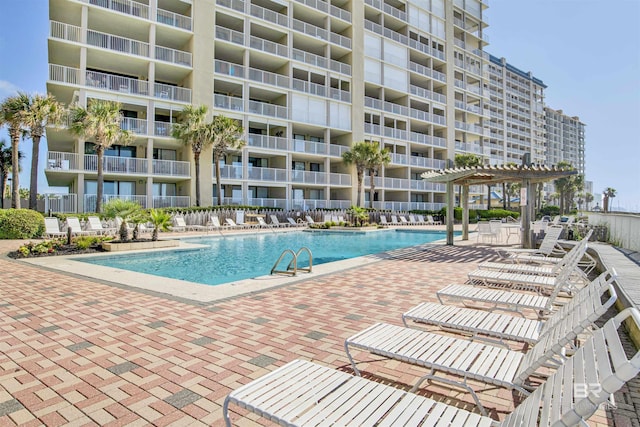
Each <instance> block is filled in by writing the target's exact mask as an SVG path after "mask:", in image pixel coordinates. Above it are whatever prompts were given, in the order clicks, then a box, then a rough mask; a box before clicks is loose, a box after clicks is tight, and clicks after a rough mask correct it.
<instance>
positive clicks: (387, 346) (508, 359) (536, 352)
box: [345, 309, 640, 415]
mask: <svg viewBox="0 0 640 427" xmlns="http://www.w3.org/2000/svg"><path fill="white" fill-rule="evenodd" d="M630 310H631V311H635V313H636V314H637V315H638V316H639V317H638V320H640V313H638V312H637V310H635V309H630ZM622 317H625V318H626V317H629V316H628V315H624V316H622ZM616 320H619V316H616V318H615V319H611V320H609V321H608V322H607V323H606V324H605V325H604V326H603V328H602V329H599V330H596V331H594V332H592V335H593V337H600V336H602V334H611V333H612V332H611V329H612V324H615V323H616ZM618 326H619V324H618V325H615V326H613V330H614V332H613V334H614V335H615V336H616V338H618V336H617V333H616V332H615V329H617V327H618ZM584 329H585V328H583V327H576V328H575V329H570V330H566V329H564V324H563V323H556V324H555V325H554V326H552V328H551V329H550V330H549V331H548V332H547V333H546V334H545V335H544V336H543V337H541V339H540V340H539V341H538V342H537V343H536V344H535V345H533V346H532V347H531V349H530V350H529V351H527V352H526V353H524V354H523V353H521V352H519V351H513V350H509V349H505V348H501V347H496V346H492V345H488V344H481V343H477V342H474V341H469V340H467V339H464V338H455V337H450V336H444V335H441V334H436V333H431V332H424V331H420V330H416V329H410V328H405V327H402V326H395V325H389V324H385V323H377V324H375V325H373V326H371V327H369V328H367V329H365V330H364V331H361V332H359V333H357V334H355V335H354V336H352V337H350V338H347V340H345V350H346V352H347V356H348V357H349V360H350V361H351V366H352V368H353V370H354V371H355V372H356V375H360V371H359V370H358V368H357V367H356V363H355V361H354V359H353V356H352V355H351V352H350V349H352V348H356V349H359V350H365V351H368V352H371V353H374V354H376V355H381V356H384V357H388V358H391V359H393V360H399V361H402V362H406V363H411V364H414V365H418V366H421V367H424V368H427V369H429V370H430V372H429V373H428V374H426V375H424V376H422V377H421V378H420V379H419V380H418V381H417V382H416V384H415V385H414V387H413V389H412V391H415V390H417V389H418V388H419V387H420V385H421V383H422V382H423V381H424V380H428V381H430V382H437V383H441V384H445V385H449V386H454V387H460V388H463V389H465V390H467V391H468V392H469V393H470V394H471V395H472V396H473V399H474V400H475V402H476V405H477V406H478V408H479V409H480V410H481V411H482V413H483V414H484V415H486V410H485V408H484V406H483V405H482V403H481V402H480V399H479V397H478V396H477V394H476V392H475V390H474V388H473V387H472V386H471V385H470V384H469V383H468V382H467V381H468V380H475V381H478V382H483V383H487V384H492V385H497V386H500V387H505V388H508V389H512V390H517V391H519V392H521V393H522V394H523V395H528V394H529V390H531V386H530V385H529V384H528V379H529V377H530V376H531V375H533V374H534V373H537V374H538V375H542V373H540V372H537V371H538V370H539V369H540V368H541V367H543V366H545V367H547V368H552V367H553V368H557V367H559V366H561V365H562V364H563V363H565V359H566V358H565V357H564V355H563V351H564V349H565V347H566V346H567V345H568V344H571V343H572V342H573V341H574V340H575V339H576V338H577V336H578V334H579V333H581V332H583V331H584ZM576 330H577V332H576ZM607 338H608V337H607ZM589 344H590V343H589ZM589 344H585V345H584V346H587V345H589ZM590 350H591V351H592V350H593V348H591V349H590ZM587 351H589V350H587ZM623 353H624V352H623ZM639 359H640V357H639ZM639 362H640V360H639ZM638 368H639V369H640V363H639V364H638ZM442 372H446V373H448V374H450V375H449V376H447V377H446V378H444V377H443V376H442V375H438V373H442ZM453 377H459V379H457V380H456V379H454V378H453Z"/></svg>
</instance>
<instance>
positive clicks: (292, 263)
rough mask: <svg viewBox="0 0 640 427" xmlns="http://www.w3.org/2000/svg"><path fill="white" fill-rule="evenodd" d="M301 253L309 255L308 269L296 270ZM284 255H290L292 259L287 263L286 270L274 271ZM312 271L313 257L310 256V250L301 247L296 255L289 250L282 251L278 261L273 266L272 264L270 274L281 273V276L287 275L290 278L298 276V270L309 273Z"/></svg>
mask: <svg viewBox="0 0 640 427" xmlns="http://www.w3.org/2000/svg"><path fill="white" fill-rule="evenodd" d="M302 252H306V253H308V254H309V267H302V268H298V257H299V256H300V254H301V253H302ZM286 254H291V256H292V257H293V259H292V260H291V261H290V262H289V265H287V269H286V270H276V267H277V266H278V264H280V261H282V259H283V258H284V256H285V255H286ZM312 269H313V255H312V254H311V250H310V249H309V248H307V247H302V248H300V249H299V250H298V252H296V253H294V252H293V251H292V250H291V249H285V250H284V251H282V253H281V254H280V256H279V257H278V260H277V261H276V262H275V264H273V267H272V268H271V273H270V274H273V273H281V274H289V275H291V276H295V275H297V274H298V270H300V271H306V272H307V273H311V270H312Z"/></svg>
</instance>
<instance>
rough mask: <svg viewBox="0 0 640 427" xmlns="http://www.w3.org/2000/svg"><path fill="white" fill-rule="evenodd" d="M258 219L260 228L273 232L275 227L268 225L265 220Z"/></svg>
mask: <svg viewBox="0 0 640 427" xmlns="http://www.w3.org/2000/svg"><path fill="white" fill-rule="evenodd" d="M256 219H257V220H258V228H270V229H271V230H273V225H271V224H267V222H266V221H265V220H264V218H262V217H260V216H259V217H256Z"/></svg>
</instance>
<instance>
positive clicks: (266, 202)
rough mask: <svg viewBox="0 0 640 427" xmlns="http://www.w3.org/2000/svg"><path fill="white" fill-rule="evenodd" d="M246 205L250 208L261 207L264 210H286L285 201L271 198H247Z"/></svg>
mask: <svg viewBox="0 0 640 427" xmlns="http://www.w3.org/2000/svg"><path fill="white" fill-rule="evenodd" d="M247 204H249V205H251V206H262V207H265V208H280V209H286V208H287V199H271V198H257V197H249V198H248V199H247Z"/></svg>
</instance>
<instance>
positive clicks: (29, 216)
mask: <svg viewBox="0 0 640 427" xmlns="http://www.w3.org/2000/svg"><path fill="white" fill-rule="evenodd" d="M43 233H44V217H43V216H42V214H41V213H39V212H36V211H33V210H31V209H2V210H0V239H31V238H33V237H40V236H42V234H43Z"/></svg>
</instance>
